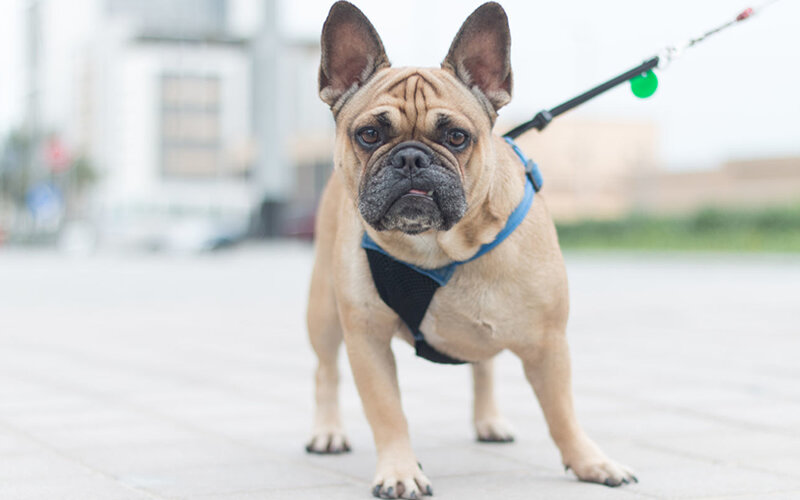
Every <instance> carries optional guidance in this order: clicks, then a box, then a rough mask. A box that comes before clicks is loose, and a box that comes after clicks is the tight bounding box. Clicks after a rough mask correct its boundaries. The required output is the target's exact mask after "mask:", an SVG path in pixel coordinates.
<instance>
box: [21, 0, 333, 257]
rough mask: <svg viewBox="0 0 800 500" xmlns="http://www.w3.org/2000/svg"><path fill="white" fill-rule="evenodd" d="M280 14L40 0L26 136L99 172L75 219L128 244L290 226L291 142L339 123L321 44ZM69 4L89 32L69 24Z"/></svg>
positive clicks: (185, 2)
mask: <svg viewBox="0 0 800 500" xmlns="http://www.w3.org/2000/svg"><path fill="white" fill-rule="evenodd" d="M276 4H277V0H171V1H168V2H166V1H161V0H83V1H81V3H80V6H79V7H78V8H75V9H70V7H69V5H68V4H65V3H63V2H59V1H56V0H33V1H31V5H30V7H26V10H25V15H26V17H27V20H28V24H29V28H28V29H27V30H26V31H27V32H28V34H29V36H28V39H29V42H28V44H29V45H30V47H29V48H28V49H27V54H28V55H27V56H26V60H27V61H28V66H29V70H28V72H27V73H28V75H29V80H30V81H27V82H26V84H25V87H26V88H28V89H29V91H28V93H27V96H28V99H29V101H30V105H29V109H30V111H29V112H28V115H29V119H28V121H29V122H30V121H31V119H30V117H33V118H35V124H36V127H35V128H36V130H35V131H30V130H28V131H27V132H26V135H27V136H28V137H31V140H32V141H33V142H34V143H35V144H34V146H33V148H32V149H34V150H36V149H40V148H44V145H45V144H44V143H45V138H46V137H49V138H50V139H48V141H50V142H53V143H57V144H59V145H60V146H61V147H63V149H65V150H66V151H68V156H69V158H70V160H68V161H67V163H70V162H71V161H72V160H74V159H76V158H81V159H82V161H83V163H82V165H84V166H90V167H91V169H92V170H93V171H94V172H96V174H97V176H96V177H97V182H96V185H95V186H94V188H93V189H92V190H91V196H89V198H90V200H88V201H87V202H86V203H83V204H82V206H84V207H88V208H87V209H86V210H84V211H83V212H84V213H77V214H72V216H77V217H89V218H91V219H92V220H94V221H97V222H98V226H99V228H100V230H101V232H102V233H104V235H105V236H107V237H108V238H109V239H111V240H119V241H123V242H126V241H129V242H131V241H132V242H136V241H140V242H141V241H145V240H150V241H152V242H155V243H156V244H158V241H157V240H159V239H163V238H169V237H171V236H172V235H175V234H182V233H187V234H188V233H192V232H193V233H198V234H199V233H202V232H205V233H210V232H212V233H213V232H220V231H221V232H228V233H231V234H233V233H237V234H240V235H241V234H243V233H245V232H249V233H251V234H255V235H262V236H268V235H274V234H279V233H280V232H281V231H282V230H283V228H282V223H281V221H282V219H283V218H285V217H286V214H287V213H289V212H290V211H291V205H292V200H294V199H295V198H296V193H295V190H296V189H295V187H296V186H297V185H298V183H297V182H296V177H297V176H296V175H295V174H296V171H295V170H294V169H293V168H287V166H288V165H289V164H290V162H291V159H290V158H289V156H288V155H287V150H288V148H289V144H288V140H289V139H288V138H289V137H298V136H302V135H303V134H305V133H306V130H307V129H309V128H313V125H312V124H318V126H319V127H320V128H322V129H330V128H331V120H330V118H329V116H328V114H327V112H326V109H325V107H324V106H323V105H322V104H321V103H319V101H318V100H317V98H316V93H317V90H316V65H317V64H318V49H317V42H316V40H313V41H306V40H296V39H293V38H290V37H286V36H285V35H284V34H282V33H281V30H280V27H279V26H278V22H279V21H278V16H277V5H276ZM65 8H66V9H69V12H68V13H69V16H70V19H69V21H68V22H69V23H70V24H71V25H73V26H84V27H86V28H88V29H85V30H80V29H77V28H74V29H73V28H66V27H65V25H63V24H61V19H60V18H61V17H64V15H65V14H66V11H65V10H64V9H65ZM34 55H35V56H36V57H35V58H34V57H33V56H34ZM305 94H307V95H305ZM310 103H311V104H314V105H316V106H311V105H310ZM28 128H29V129H30V128H31V127H28ZM34 163H35V162H34ZM40 163H41V162H40ZM34 167H36V168H38V169H39V170H41V172H39V173H37V174H36V175H37V177H40V178H42V180H43V181H46V179H47V178H52V177H53V173H52V172H50V171H48V170H47V169H46V168H45V167H46V166H45V167H42V168H39V167H37V166H36V165H34ZM36 168H33V167H32V170H35V169H36ZM65 169H68V167H65ZM40 174H41V175H40ZM302 181H303V179H301V182H302ZM78 212H79V211H78Z"/></svg>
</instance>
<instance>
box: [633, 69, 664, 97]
mask: <svg viewBox="0 0 800 500" xmlns="http://www.w3.org/2000/svg"><path fill="white" fill-rule="evenodd" d="M630 82H631V92H633V95H635V96H636V97H638V98H639V99H647V98H648V97H650V96H651V95H653V94H655V93H656V89H657V88H658V77H657V76H656V74H655V73H654V72H653V70H652V69H648V70H647V72H645V73H642V74H641V75H637V76H634V77H633V78H631V80H630Z"/></svg>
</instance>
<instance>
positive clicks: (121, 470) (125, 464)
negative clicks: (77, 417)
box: [67, 438, 270, 476]
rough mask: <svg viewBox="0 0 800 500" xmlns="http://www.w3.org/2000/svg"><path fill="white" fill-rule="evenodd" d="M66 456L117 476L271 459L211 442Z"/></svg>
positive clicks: (79, 451) (76, 452)
mask: <svg viewBox="0 0 800 500" xmlns="http://www.w3.org/2000/svg"><path fill="white" fill-rule="evenodd" d="M67 454H68V455H69V456H70V457H72V458H74V459H75V460H78V461H80V462H81V463H83V464H86V465H87V466H89V467H91V468H93V469H95V470H99V471H103V472H105V473H108V474H110V475H115V476H123V475H142V474H147V473H150V472H160V471H173V470H175V469H186V468H190V467H200V466H213V465H220V466H227V465H236V464H247V463H252V462H257V461H261V460H265V459H268V458H270V457H269V455H268V454H266V453H263V452H260V451H259V450H256V449H252V448H247V447H244V446H240V445H237V444H234V443H229V442H225V441H222V440H217V439H210V438H198V439H192V440H180V441H172V442H167V443H156V444H153V443H131V444H126V445H123V446H119V445H113V446H103V447H89V448H77V449H72V450H69V451H68V452H67Z"/></svg>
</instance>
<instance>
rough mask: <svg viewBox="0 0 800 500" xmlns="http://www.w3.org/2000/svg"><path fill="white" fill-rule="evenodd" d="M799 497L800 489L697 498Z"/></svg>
mask: <svg viewBox="0 0 800 500" xmlns="http://www.w3.org/2000/svg"><path fill="white" fill-rule="evenodd" d="M798 498H800V489H798V490H793V491H781V492H776V493H758V494H756V495H726V496H711V497H697V499H696V500H762V499H763V500H797V499H798Z"/></svg>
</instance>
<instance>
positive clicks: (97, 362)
mask: <svg viewBox="0 0 800 500" xmlns="http://www.w3.org/2000/svg"><path fill="white" fill-rule="evenodd" d="M20 347H23V350H24V349H28V350H29V351H32V352H36V353H41V352H43V351H44V352H50V353H55V354H59V355H66V356H64V359H66V360H74V361H77V362H79V364H81V365H82V366H86V364H87V362H88V363H91V364H93V365H94V366H97V367H101V368H113V369H114V370H115V371H116V372H121V373H127V374H133V375H139V376H142V375H151V376H160V377H161V378H165V377H168V378H169V379H170V380H172V381H175V382H179V383H183V384H186V385H187V386H192V385H198V383H202V384H203V385H206V386H208V385H209V381H211V388H214V389H218V390H220V391H223V392H225V393H226V394H230V393H231V392H233V393H236V394H237V395H241V396H251V397H252V396H253V394H252V393H249V392H248V391H246V390H245V391H242V389H241V387H239V386H237V385H236V384H220V383H219V382H220V380H221V379H219V378H213V377H212V378H209V379H196V378H192V377H186V376H182V373H181V372H180V371H170V370H164V369H161V370H153V369H152V365H147V366H146V367H144V369H142V368H143V367H141V366H138V367H137V366H136V365H135V364H132V363H130V362H128V363H122V362H120V361H119V360H115V361H114V362H111V361H106V360H104V359H102V358H99V357H96V356H91V355H90V354H88V353H86V352H85V351H80V350H74V349H67V348H65V347H64V346H59V347H54V346H44V345H38V344H30V343H28V345H22V344H18V343H14V344H13V348H14V349H19V348H20ZM265 361H266V360H265ZM231 362H234V363H235V362H236V361H234V360H231ZM126 364H127V365H128V366H127V367H125V365H126ZM120 368H122V370H120ZM215 381H216V382H215ZM215 384H216V386H215Z"/></svg>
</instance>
